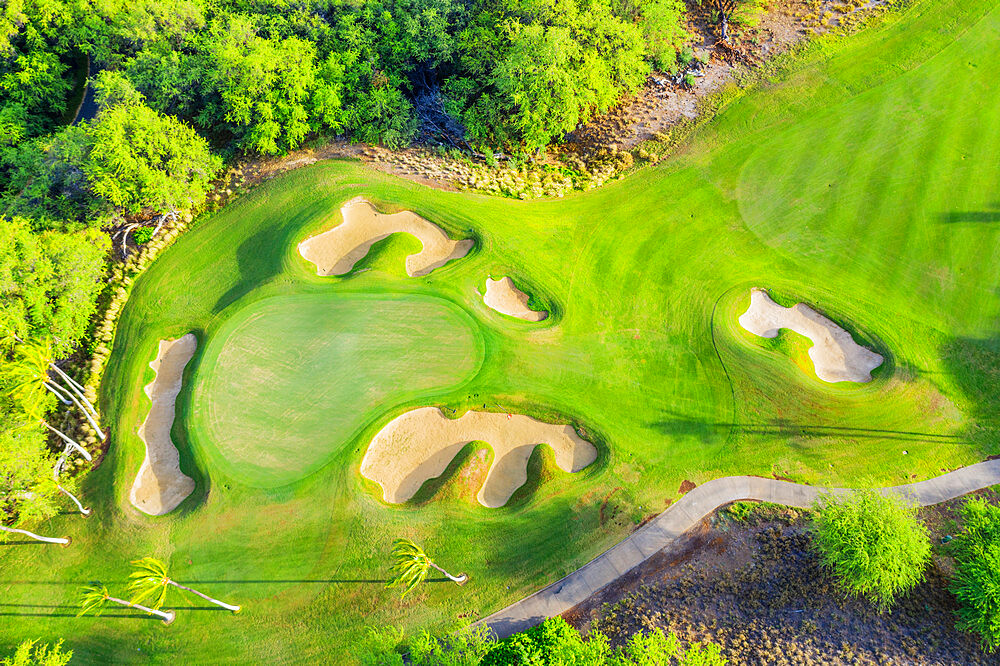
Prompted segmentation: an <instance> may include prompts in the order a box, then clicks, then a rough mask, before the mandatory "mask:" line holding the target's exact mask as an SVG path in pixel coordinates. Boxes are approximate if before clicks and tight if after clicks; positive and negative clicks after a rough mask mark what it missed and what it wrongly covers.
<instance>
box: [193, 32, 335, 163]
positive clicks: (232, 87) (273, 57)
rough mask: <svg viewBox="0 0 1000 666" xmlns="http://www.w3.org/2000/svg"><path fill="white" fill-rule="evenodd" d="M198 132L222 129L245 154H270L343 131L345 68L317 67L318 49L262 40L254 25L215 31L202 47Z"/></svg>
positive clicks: (291, 41) (286, 41)
mask: <svg viewBox="0 0 1000 666" xmlns="http://www.w3.org/2000/svg"><path fill="white" fill-rule="evenodd" d="M202 53H203V57H204V59H205V60H204V62H205V71H206V76H205V79H204V81H203V86H204V89H205V93H204V96H205V100H206V104H205V107H204V109H203V110H202V111H201V113H200V114H199V116H198V122H199V124H201V125H202V126H203V127H206V128H211V129H216V128H218V127H220V126H221V127H225V128H227V129H228V130H229V131H230V132H231V133H232V134H233V136H234V137H236V145H237V146H239V147H240V148H243V149H244V150H248V151H253V152H258V153H263V154H266V155H273V154H277V153H279V152H284V151H287V150H290V149H292V148H295V147H297V146H298V145H300V144H301V143H302V141H303V140H304V139H305V137H306V135H307V134H308V133H309V132H310V131H315V130H318V129H321V128H329V129H334V130H337V129H339V128H340V127H341V125H342V114H341V113H340V98H341V95H340V92H339V91H340V88H341V86H342V80H341V79H340V78H339V77H340V76H342V69H340V68H339V67H338V66H337V63H336V61H335V59H334V61H328V62H327V63H326V65H327V66H323V67H321V66H319V63H318V62H317V54H316V47H315V45H313V44H312V43H310V42H307V41H305V40H302V39H299V38H298V37H289V38H286V39H281V40H277V39H267V38H263V37H260V36H259V35H258V34H257V30H256V27H255V26H254V24H253V22H252V21H250V20H247V19H242V18H237V17H230V18H229V19H228V20H227V21H225V22H219V23H216V24H214V25H213V27H212V29H211V31H210V33H209V35H207V36H206V38H205V40H204V44H203V47H202Z"/></svg>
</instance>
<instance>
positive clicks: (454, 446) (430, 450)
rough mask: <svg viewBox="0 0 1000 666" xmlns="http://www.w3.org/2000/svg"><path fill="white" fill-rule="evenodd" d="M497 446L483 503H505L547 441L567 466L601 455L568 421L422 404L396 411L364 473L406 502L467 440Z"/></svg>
mask: <svg viewBox="0 0 1000 666" xmlns="http://www.w3.org/2000/svg"><path fill="white" fill-rule="evenodd" d="M476 441H482V442H486V443H488V444H489V445H490V446H492V447H493V454H494V455H493V464H492V465H490V469H489V471H488V472H487V473H486V481H484V482H483V487H482V488H480V490H479V495H478V499H479V503H480V504H482V505H483V506H487V507H490V508H496V507H500V506H503V505H504V504H506V503H507V500H509V499H510V496H511V495H513V494H514V491H515V490H517V489H518V488H520V487H521V486H523V485H524V483H525V482H526V481H527V480H528V458H529V457H531V452H532V451H534V450H535V447H536V446H538V445H539V444H548V445H549V446H551V447H552V449H553V451H555V454H556V464H557V465H559V467H560V468H562V469H563V471H566V472H579V471H580V470H581V469H583V468H584V467H586V466H587V465H589V464H590V463H592V462H594V460H596V459H597V449H596V448H594V445H593V444H591V443H590V442H588V441H587V440H585V439H582V438H581V437H580V436H579V435H577V434H576V431H574V430H573V428H572V427H570V426H568V425H553V424H551V423H542V422H541V421H536V420H535V419H533V418H531V417H528V416H523V415H519V414H515V415H508V414H494V413H492V412H466V413H465V414H464V415H463V416H462V417H461V418H458V419H449V418H448V417H446V416H445V415H444V413H442V412H441V410H440V409H438V408H437V407H420V408H418V409H414V410H412V411H409V412H406V413H405V414H402V415H401V416H397V417H396V418H395V419H393V420H392V421H390V422H389V423H388V424H387V425H386V426H385V427H384V428H382V430H380V431H379V432H378V434H377V435H375V437H374V438H373V439H372V442H371V444H370V445H369V446H368V451H367V452H366V453H365V458H364V460H363V461H361V474H362V476H364V477H365V478H366V479H370V480H372V481H374V482H376V483H378V484H379V485H380V486H382V496H383V498H384V499H385V501H386V502H391V503H393V504H400V503H402V502H405V501H407V500H408V499H410V498H411V497H413V495H414V494H416V492H417V491H418V490H419V489H420V486H422V485H423V484H424V482H425V481H427V480H428V479H432V478H434V477H438V476H441V474H443V473H444V471H445V469H447V467H448V464H449V463H451V461H452V459H454V457H455V456H456V455H458V452H459V451H461V450H462V448H463V447H464V446H465V445H466V444H468V443H469V442H476Z"/></svg>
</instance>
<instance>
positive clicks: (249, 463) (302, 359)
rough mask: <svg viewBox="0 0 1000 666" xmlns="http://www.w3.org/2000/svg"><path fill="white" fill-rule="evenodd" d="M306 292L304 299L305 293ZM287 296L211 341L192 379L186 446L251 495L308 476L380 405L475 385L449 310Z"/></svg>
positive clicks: (410, 302) (468, 347)
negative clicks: (189, 443)
mask: <svg viewBox="0 0 1000 666" xmlns="http://www.w3.org/2000/svg"><path fill="white" fill-rule="evenodd" d="M306 289H307V290H308V287H306ZM311 291H312V292H313V293H295V291H294V290H289V292H291V293H289V292H285V293H282V295H280V296H272V297H270V298H267V299H265V300H261V301H254V302H252V303H251V304H250V305H248V306H247V307H246V308H244V309H242V310H239V311H238V312H236V313H234V314H233V315H232V316H231V318H229V319H228V320H227V321H226V323H225V325H224V326H222V327H221V328H220V329H219V330H218V331H217V332H216V333H215V335H213V336H212V337H211V338H210V342H209V346H208V348H207V349H206V350H205V353H204V355H203V356H202V359H201V362H200V363H199V364H198V371H197V373H196V374H195V375H194V376H193V377H192V378H191V385H192V386H193V387H194V388H193V391H192V399H191V411H190V414H191V419H190V422H189V428H190V432H191V435H192V440H193V441H192V443H193V445H194V446H196V447H198V448H199V449H203V450H205V451H207V452H210V453H216V454H217V455H213V456H212V459H211V464H212V468H211V469H212V471H213V472H224V473H226V474H227V475H229V476H231V477H232V478H233V479H234V480H235V481H237V482H239V483H243V484H246V485H250V486H260V487H266V488H269V487H276V486H283V485H287V484H289V483H291V482H293V481H297V480H299V479H301V478H304V477H306V476H308V475H309V474H311V473H312V472H315V471H316V470H317V469H318V468H319V467H321V466H322V465H323V463H324V462H326V460H327V459H328V458H329V457H330V455H331V454H332V453H333V452H335V451H337V449H339V448H340V447H341V446H343V445H345V444H348V443H350V442H351V441H352V439H353V436H354V434H355V433H356V432H357V431H358V430H360V429H361V428H362V426H364V425H365V423H366V422H368V421H370V420H371V419H373V418H377V417H378V416H379V415H380V414H381V413H382V412H383V411H384V410H385V405H386V404H394V403H398V402H400V400H401V399H402V398H404V397H405V396H420V397H425V396H427V395H428V394H429V393H430V392H434V391H445V390H447V389H449V388H454V387H455V386H456V385H457V384H462V383H464V382H465V380H468V379H471V378H472V376H473V375H474V374H475V371H476V370H478V369H479V362H480V360H481V356H482V353H481V350H480V349H479V346H480V345H479V344H478V343H479V339H478V338H477V337H476V332H477V331H476V329H475V328H474V327H475V322H474V321H473V320H472V318H471V317H469V316H468V315H467V314H465V312H464V311H463V310H460V309H459V308H457V307H455V306H454V305H452V304H451V302H450V301H446V300H444V299H439V298H433V297H430V296H423V295H414V294H399V295H395V296H393V295H383V296H374V295H369V294H363V293H362V294H338V297H337V298H336V299H331V296H330V291H329V290H328V289H323V290H321V291H318V292H317V291H316V290H315V288H314V289H312V290H311Z"/></svg>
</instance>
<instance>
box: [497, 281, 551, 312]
mask: <svg viewBox="0 0 1000 666" xmlns="http://www.w3.org/2000/svg"><path fill="white" fill-rule="evenodd" d="M483 303H486V305H487V306H488V307H491V308H493V309H494V310H496V311H497V312H499V313H500V314H505V315H509V316H511V317H517V318H518V319H524V320H525V321H542V320H543V319H545V318H546V317H548V316H549V313H548V312H545V311H544V310H542V311H539V310H532V309H531V308H529V307H528V295H527V294H526V293H524V292H523V291H521V290H520V289H518V288H517V287H515V286H514V282H513V280H511V279H510V278H509V277H502V278H500V279H499V280H494V279H493V278H486V294H484V295H483Z"/></svg>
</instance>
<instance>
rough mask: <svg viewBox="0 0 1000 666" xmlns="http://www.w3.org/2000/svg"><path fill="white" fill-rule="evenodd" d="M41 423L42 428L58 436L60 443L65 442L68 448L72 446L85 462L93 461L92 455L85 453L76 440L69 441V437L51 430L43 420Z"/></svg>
mask: <svg viewBox="0 0 1000 666" xmlns="http://www.w3.org/2000/svg"><path fill="white" fill-rule="evenodd" d="M41 423H42V425H43V426H45V427H46V428H48V429H49V430H51V431H52V432H54V433H55V434H56V435H58V436H59V438H60V439H62V441H64V442H66V443H67V444H69V445H70V446H72V447H73V448H74V449H76V450H77V451H78V452H79V453H80V455H81V456H83V457H84V458H85V459H86V460H87V462H90V461H92V460H93V459H94V457H93V456H92V455H90V454H89V453H87V449H85V448H83V447H82V446H80V444H79V443H78V442H77V441H76V440H74V439H71V438H70V437H69V435H66V434H65V433H62V432H59V431H58V430H56V429H55V428H53V427H52V426H50V425H49V424H48V423H47V422H46V421H45V420H44V419H42V420H41Z"/></svg>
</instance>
